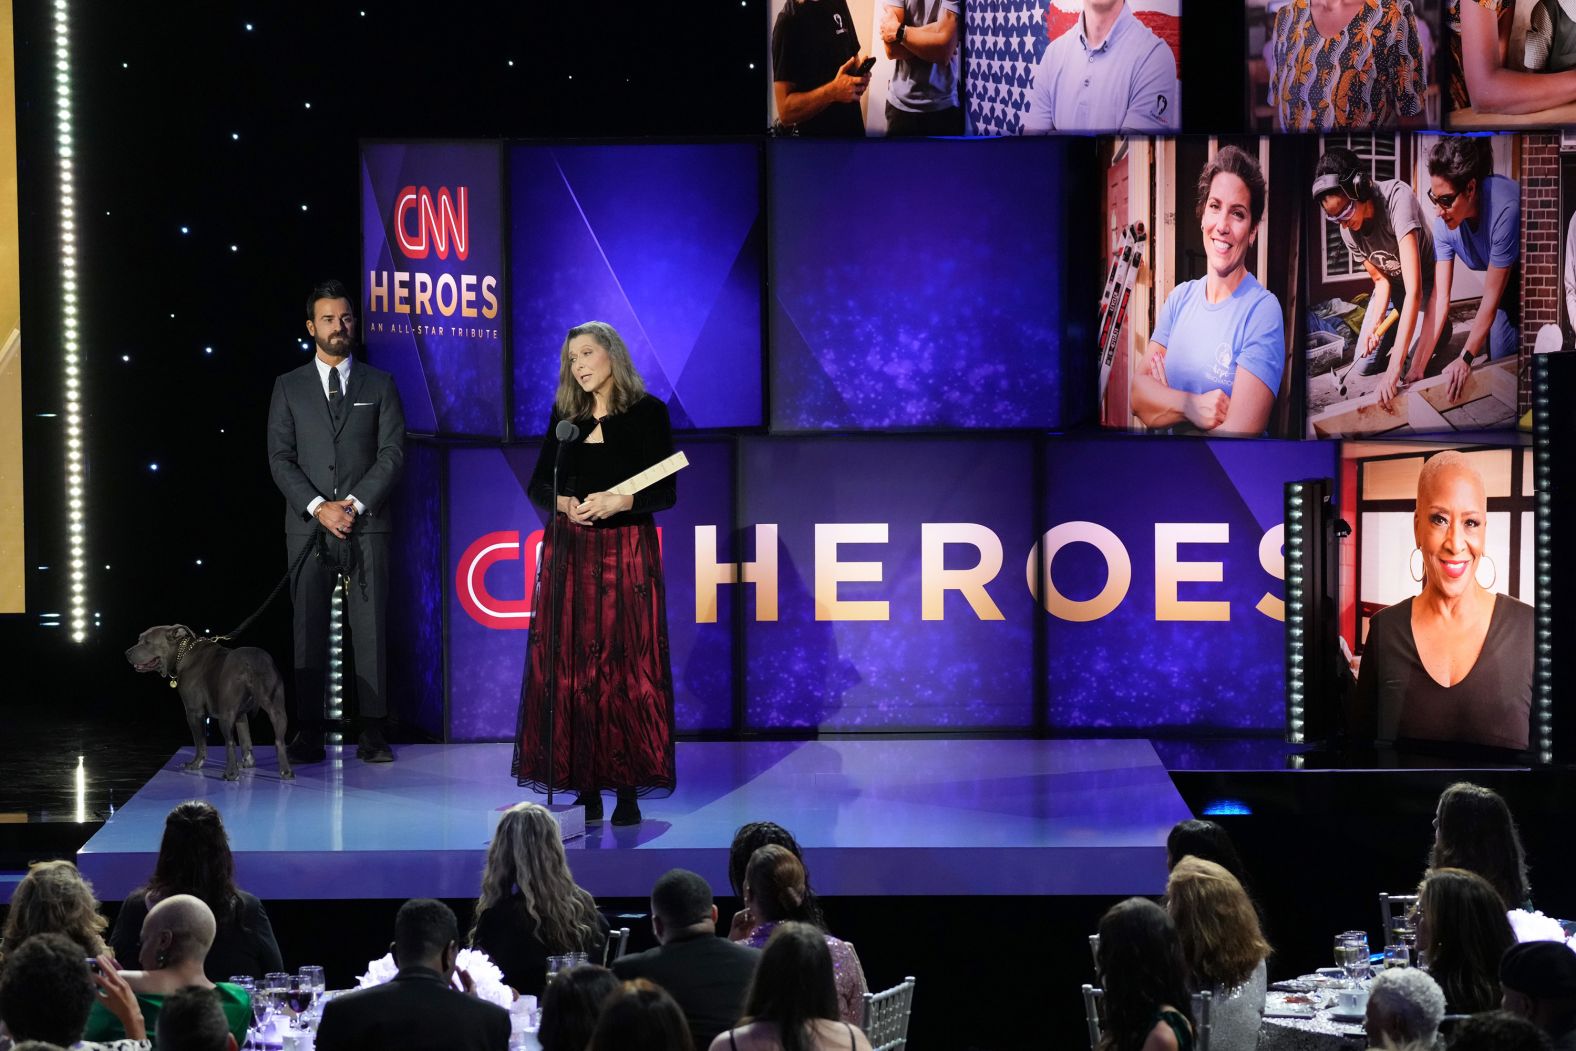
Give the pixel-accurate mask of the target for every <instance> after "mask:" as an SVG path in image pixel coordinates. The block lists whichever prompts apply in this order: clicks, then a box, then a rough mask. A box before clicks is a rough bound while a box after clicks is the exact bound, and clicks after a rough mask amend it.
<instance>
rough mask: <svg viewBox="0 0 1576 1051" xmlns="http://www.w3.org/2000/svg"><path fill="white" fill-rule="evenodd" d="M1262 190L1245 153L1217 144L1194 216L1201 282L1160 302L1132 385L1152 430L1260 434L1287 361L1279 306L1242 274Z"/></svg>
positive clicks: (1137, 409) (1136, 407) (1137, 407)
mask: <svg viewBox="0 0 1576 1051" xmlns="http://www.w3.org/2000/svg"><path fill="white" fill-rule="evenodd" d="M1265 196H1266V186H1265V180H1264V175H1263V173H1262V172H1261V171H1260V170H1259V165H1258V162H1257V161H1256V160H1254V158H1253V157H1252V156H1250V155H1249V154H1248V153H1247V152H1245V151H1244V150H1241V149H1239V148H1238V147H1236V146H1223V147H1221V149H1220V150H1219V151H1217V152H1216V153H1215V155H1214V156H1213V157H1211V158H1210V159H1209V161H1208V162H1207V163H1205V165H1204V168H1203V171H1201V172H1200V173H1199V178H1198V189H1197V200H1196V202H1195V205H1194V211H1195V213H1196V215H1197V217H1198V221H1199V228H1200V231H1201V233H1202V234H1203V238H1204V256H1205V261H1206V271H1205V274H1204V276H1203V277H1201V278H1198V279H1196V280H1193V281H1187V282H1184V283H1182V284H1179V285H1177V286H1176V287H1175V288H1173V289H1172V290H1171V294H1170V295H1169V296H1167V297H1166V300H1165V303H1164V304H1163V305H1162V306H1161V308H1160V312H1159V318H1158V320H1157V321H1156V323H1155V328H1154V331H1153V333H1151V335H1150V337H1149V344H1148V346H1147V347H1146V349H1145V350H1144V353H1143V355H1142V356H1141V357H1140V358H1139V362H1138V366H1137V368H1136V370H1135V373H1134V376H1133V381H1132V401H1133V412H1134V414H1135V415H1136V416H1137V417H1138V419H1139V421H1140V422H1142V423H1143V425H1144V426H1145V427H1148V428H1150V429H1151V430H1159V429H1171V430H1174V431H1178V432H1193V433H1204V434H1217V435H1219V434H1232V435H1260V434H1263V433H1264V432H1265V429H1266V428H1267V427H1268V425H1269V422H1270V416H1271V413H1272V411H1273V409H1274V407H1275V398H1276V395H1277V393H1278V392H1279V390H1280V384H1281V373H1282V371H1283V370H1284V369H1285V364H1286V338H1285V318H1284V314H1283V312H1282V309H1281V304H1280V301H1279V300H1278V299H1276V298H1275V296H1274V294H1272V293H1271V292H1270V291H1269V290H1268V289H1266V288H1265V287H1264V286H1263V285H1262V284H1260V283H1259V281H1258V279H1257V278H1255V277H1254V276H1253V275H1252V274H1251V273H1249V272H1248V267H1247V261H1248V253H1249V252H1250V251H1251V250H1252V249H1253V246H1254V243H1255V241H1256V239H1257V237H1258V232H1259V227H1260V224H1261V223H1262V221H1263V219H1264V202H1265Z"/></svg>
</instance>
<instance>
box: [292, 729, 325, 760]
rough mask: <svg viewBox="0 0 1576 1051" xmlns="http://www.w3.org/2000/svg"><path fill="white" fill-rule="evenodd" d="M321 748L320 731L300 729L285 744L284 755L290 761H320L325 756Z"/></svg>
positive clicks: (321, 738) (321, 737)
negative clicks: (293, 737)
mask: <svg viewBox="0 0 1576 1051" xmlns="http://www.w3.org/2000/svg"><path fill="white" fill-rule="evenodd" d="M327 754H328V753H327V752H325V751H324V750H323V734H322V732H321V731H317V732H309V731H306V730H302V731H300V732H299V733H297V734H296V736H295V740H294V741H291V742H290V743H289V744H288V745H286V746H285V755H286V756H287V757H289V759H290V761H291V762H292V763H295V764H297V765H299V764H301V763H321V762H322V761H323V759H324V758H325V757H326V756H327Z"/></svg>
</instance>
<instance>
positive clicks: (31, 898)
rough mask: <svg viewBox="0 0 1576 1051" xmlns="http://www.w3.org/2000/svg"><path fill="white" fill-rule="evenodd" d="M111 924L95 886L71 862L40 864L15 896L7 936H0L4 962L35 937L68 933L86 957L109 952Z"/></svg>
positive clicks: (28, 872) (23, 881)
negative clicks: (106, 934)
mask: <svg viewBox="0 0 1576 1051" xmlns="http://www.w3.org/2000/svg"><path fill="white" fill-rule="evenodd" d="M108 926H109V921H108V920H106V919H105V918H104V917H103V916H100V915H99V912H98V900H97V899H96V898H94V897H93V885H92V884H91V883H89V882H88V881H87V880H85V879H83V878H82V873H80V872H78V871H77V867H76V866H75V865H73V864H72V863H71V862H69V861H40V862H38V863H37V864H34V865H31V866H29V867H28V870H27V875H26V876H24V877H23V878H22V881H21V882H20V883H18V884H17V885H16V890H15V891H14V892H13V893H12V895H11V908H10V911H9V912H7V913H6V919H5V933H4V934H3V935H0V960H4V959H5V958H6V956H7V955H8V954H9V953H10V952H11V950H12V949H15V948H16V947H17V946H18V945H20V944H22V943H23V942H25V941H26V940H27V939H29V938H31V937H32V936H33V935H35V934H45V933H48V934H64V935H65V936H66V937H67V938H70V939H71V940H72V941H74V942H76V943H77V945H78V946H80V947H81V949H82V953H81V955H83V956H102V955H103V954H104V952H105V946H104V928H105V927H108Z"/></svg>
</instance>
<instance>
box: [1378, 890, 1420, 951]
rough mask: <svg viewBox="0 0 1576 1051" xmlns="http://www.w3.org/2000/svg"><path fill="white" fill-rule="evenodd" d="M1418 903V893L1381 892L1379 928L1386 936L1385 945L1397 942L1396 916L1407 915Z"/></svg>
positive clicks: (1383, 935) (1384, 936)
mask: <svg viewBox="0 0 1576 1051" xmlns="http://www.w3.org/2000/svg"><path fill="white" fill-rule="evenodd" d="M1416 904H1417V895H1416V894H1386V893H1385V892H1384V891H1380V892H1379V919H1380V921H1381V923H1380V926H1379V930H1380V932H1381V934H1382V937H1383V938H1384V942H1383V944H1384V945H1394V944H1395V918H1396V916H1397V915H1400V916H1403V917H1404V916H1405V915H1406V914H1407V913H1408V912H1410V911H1411V909H1412V906H1414V905H1416Z"/></svg>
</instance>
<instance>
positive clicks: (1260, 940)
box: [1166, 856, 1270, 1051]
mask: <svg viewBox="0 0 1576 1051" xmlns="http://www.w3.org/2000/svg"><path fill="white" fill-rule="evenodd" d="M1166 911H1167V912H1169V913H1170V914H1171V920H1172V922H1173V923H1175V924H1176V929H1177V937H1178V939H1179V940H1180V941H1181V943H1182V958H1183V960H1184V961H1186V963H1187V970H1188V986H1189V987H1190V988H1191V989H1193V990H1194V991H1195V992H1202V991H1204V990H1209V991H1210V992H1212V993H1213V994H1214V996H1213V1000H1214V1002H1213V1004H1212V1006H1211V1012H1212V1013H1211V1016H1210V1036H1209V1039H1210V1046H1211V1047H1212V1048H1215V1049H1217V1051H1239V1049H1240V1051H1253V1049H1254V1048H1255V1047H1257V1046H1258V1041H1259V1026H1260V1024H1261V1022H1262V1021H1263V1018H1264V994H1265V988H1266V982H1267V974H1266V967H1265V960H1266V959H1267V958H1268V957H1269V954H1270V946H1269V943H1268V942H1266V941H1265V940H1264V935H1263V934H1262V933H1261V932H1260V930H1259V916H1258V913H1256V912H1255V911H1254V910H1253V902H1251V901H1249V900H1248V895H1247V892H1246V891H1244V890H1243V889H1242V884H1241V883H1238V882H1237V877H1235V876H1233V875H1232V874H1231V873H1230V872H1227V871H1226V869H1225V868H1224V867H1222V866H1220V865H1217V864H1215V863H1214V862H1213V861H1205V860H1203V859H1202V858H1197V857H1192V856H1189V857H1185V858H1183V859H1182V860H1181V861H1179V862H1177V864H1176V867H1175V868H1173V869H1172V870H1171V878H1170V879H1169V880H1168V881H1167V882H1166Z"/></svg>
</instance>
